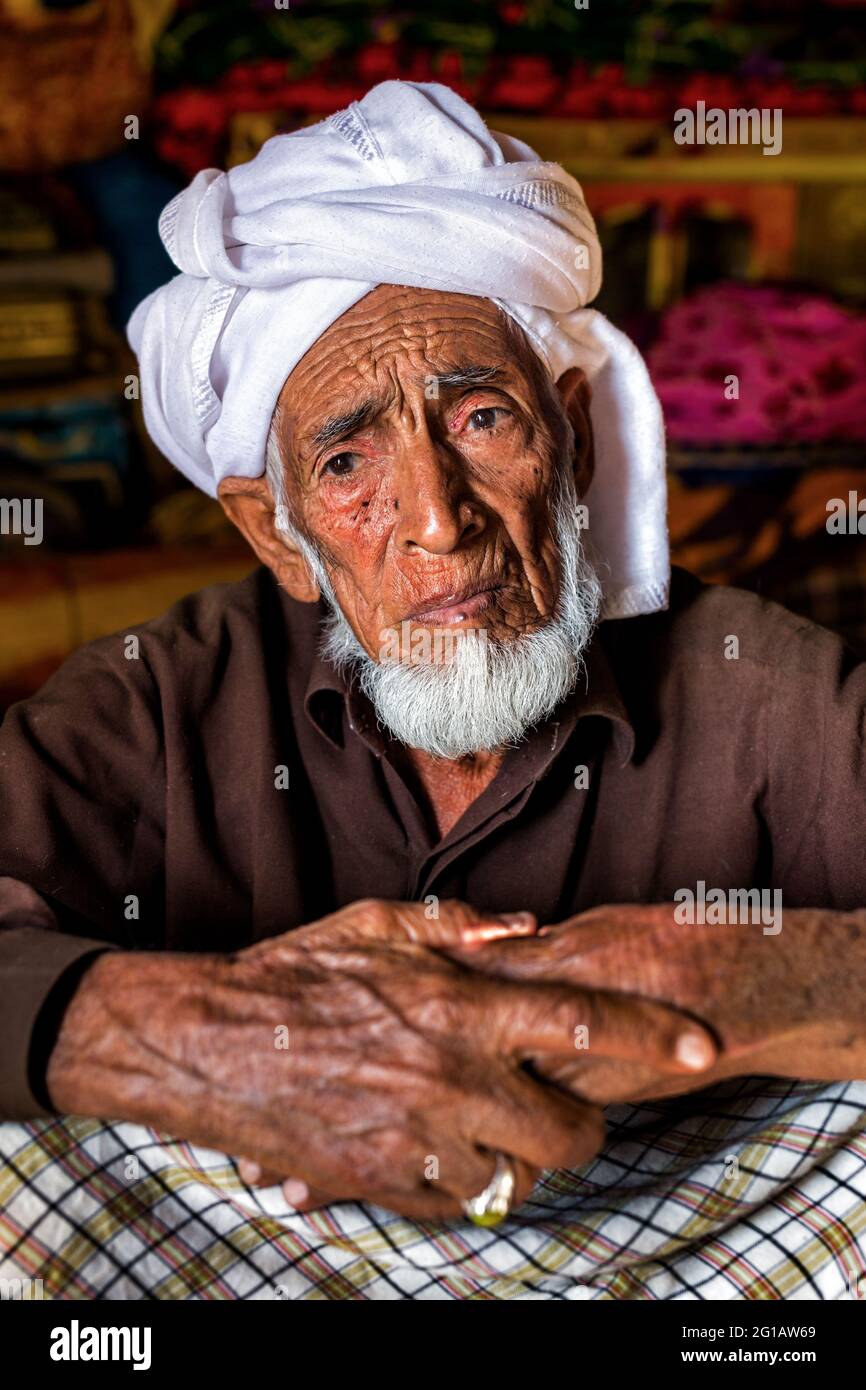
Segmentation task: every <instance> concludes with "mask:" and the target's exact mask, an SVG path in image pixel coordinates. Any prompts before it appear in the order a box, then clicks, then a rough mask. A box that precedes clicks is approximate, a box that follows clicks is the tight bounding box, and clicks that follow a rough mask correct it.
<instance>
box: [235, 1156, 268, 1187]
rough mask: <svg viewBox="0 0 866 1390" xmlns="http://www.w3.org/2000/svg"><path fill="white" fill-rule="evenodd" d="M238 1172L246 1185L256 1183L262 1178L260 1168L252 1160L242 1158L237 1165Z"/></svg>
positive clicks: (259, 1165)
mask: <svg viewBox="0 0 866 1390" xmlns="http://www.w3.org/2000/svg"><path fill="white" fill-rule="evenodd" d="M238 1172H239V1173H240V1175H241V1178H242V1180H243V1181H244V1182H246V1183H250V1184H252V1183H256V1182H258V1180H259V1178H260V1177H261V1176H262V1166H261V1164H260V1163H256V1162H255V1160H254V1159H252V1158H242V1159H241V1160H240V1162H239V1163H238Z"/></svg>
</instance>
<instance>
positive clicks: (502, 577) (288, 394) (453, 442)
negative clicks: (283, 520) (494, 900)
mask: <svg viewBox="0 0 866 1390" xmlns="http://www.w3.org/2000/svg"><path fill="white" fill-rule="evenodd" d="M467 368H495V369H496V373H497V375H496V379H495V380H494V381H490V382H485V383H483V384H477V385H472V384H469V385H467V384H463V385H449V384H447V382H445V383H443V384H441V385H439V388H438V395H431V394H430V392H431V389H432V388H431V387H430V382H431V380H432V379H433V378H437V377H440V376H443V375H445V376H447V374H449V373H453V372H455V370H457V369H464V370H465V369H467ZM367 403H369V404H370V407H371V411H374V412H375V413H374V414H373V416H372V418H370V419H369V420H368V421H366V422H361V423H360V425H359V426H358V427H357V428H356V429H355V430H354V432H353V433H351V435H350V436H349V437H345V438H343V437H340V438H339V439H335V440H333V441H332V442H330V443H329V444H327V445H321V444H317V443H316V435H317V433H318V432H319V431H320V430H321V429H322V427H323V425H324V424H326V423H327V422H329V421H332V420H334V419H336V418H338V417H345V416H347V415H348V414H349V413H350V412H352V411H355V410H357V409H359V407H360V406H361V405H364V404H367ZM588 405H589V388H588V386H587V383H586V380H585V377H584V375H583V373H582V372H581V371H579V370H578V369H577V368H574V369H572V370H570V371H568V372H566V373H565V374H564V376H563V377H562V378H561V379H560V380H559V382H557V384H556V387H554V386H553V385H552V384H551V383H550V381H549V380H548V378H547V376H546V374H545V373H544V371H543V369H542V368H541V366H540V364H539V362H538V359H537V357H536V355H535V353H534V352H533V351H532V350H531V348H530V347H529V345H528V344H527V342H526V340H525V339H524V338H523V337H522V336H521V335H520V334H518V333H517V332H515V330H514V327H513V325H512V324H511V323H510V322H509V320H507V319H506V317H505V316H504V315H503V314H502V313H500V311H499V310H498V309H497V308H496V306H495V305H494V304H493V303H492V302H491V301H490V300H487V299H478V298H475V297H473V296H469V295H453V294H443V293H440V292H438V291H432V290H417V289H406V288H405V287H402V286H397V285H380V286H378V287H377V288H376V289H375V290H374V291H373V292H372V293H371V294H369V295H367V296H366V297H365V298H364V299H362V300H361V301H360V302H359V303H358V304H356V305H354V306H353V307H352V308H351V309H349V310H348V311H347V313H345V314H343V316H342V317H341V318H340V319H338V320H337V321H336V323H334V324H332V325H331V327H330V328H328V329H327V330H326V332H325V333H323V334H322V336H321V338H319V339H318V341H317V342H316V343H315V344H314V345H313V346H312V347H311V348H310V350H309V351H308V352H307V353H306V355H305V356H304V357H303V358H302V359H301V361H300V362H299V363H298V365H297V366H296V367H295V369H294V370H293V371H292V373H291V375H290V376H289V378H288V380H287V381H286V384H285V386H284V387H283V391H282V393H281V396H280V401H279V405H278V411H277V420H278V422H279V426H280V431H279V433H280V440H281V445H282V452H283V457H284V458H285V459H287V460H288V463H287V467H286V487H287V494H288V497H289V501H290V507H291V512H292V516H293V518H294V520H295V522H296V524H297V525H298V526H299V527H300V529H301V530H302V531H303V532H304V533H305V534H306V535H307V536H308V537H309V538H310V539H311V540H313V541H314V542H315V543H316V545H317V546H318V547H319V550H320V552H321V553H322V554H323V556H324V558H325V560H326V563H327V566H328V571H329V574H330V577H331V582H332V584H333V586H334V591H335V593H336V596H337V599H338V600H339V603H340V607H341V608H342V610H343V612H344V613H345V615H346V617H347V618H348V620H349V622H350V623H351V625H352V628H353V630H354V632H355V636H356V637H357V638H358V640H359V641H360V642H361V644H362V645H363V646H364V648H365V649H366V651H367V652H368V653H369V654H370V655H371V656H373V657H374V658H376V657H377V656H378V653H379V651H380V649H381V646H382V638H381V636H380V634H381V633H382V632H383V631H385V630H387V629H391V628H395V627H396V628H398V629H399V628H400V624H401V623H402V622H404V621H408V622H409V623H410V624H411V625H412V627H411V628H410V631H411V630H412V628H414V626H416V625H419V624H420V621H421V620H420V618H419V619H417V620H416V618H415V616H414V615H416V614H418V613H419V610H424V611H425V612H427V613H429V612H431V611H433V612H435V613H436V614H437V615H438V616H436V617H435V618H432V619H428V622H427V624H426V625H430V623H432V625H433V626H439V627H441V626H444V625H446V624H448V623H449V622H456V621H457V615H455V614H452V615H450V616H449V615H448V614H445V615H443V614H442V613H441V610H437V609H433V610H431V603H435V602H436V599H435V597H434V596H435V595H441V594H442V593H443V592H448V593H454V594H457V593H460V592H461V591H463V590H465V589H474V588H476V587H478V586H480V585H491V586H493V587H492V590H491V592H490V596H489V601H488V602H487V606H486V607H485V609H484V611H483V612H478V613H467V614H466V615H465V617H461V618H460V626H461V627H464V628H467V627H468V628H473V627H478V626H480V625H484V626H485V627H486V628H487V630H488V632H489V634H490V636H491V637H496V638H499V639H501V640H508V639H509V638H514V637H518V636H523V635H526V634H528V633H530V632H534V631H536V630H537V629H538V628H539V627H542V626H543V625H544V624H545V622H547V621H548V619H549V618H550V617H551V615H552V613H553V611H554V608H555V604H556V598H557V594H558V586H559V579H558V567H557V566H558V551H557V547H556V543H555V539H554V535H553V533H552V529H551V524H550V523H551V518H550V508H549V499H550V492H551V484H552V479H553V476H554V469H555V468H556V467H557V465H558V461H559V460H560V458H562V457H563V456H564V455H565V456H567V455H568V454H569V453H570V454H571V456H572V461H573V468H574V476H575V484H576V487H577V491H578V494H581V493H583V492H584V491H585V490H586V487H587V485H588V483H589V480H590V477H591V474H592V438H591V428H590V424H589V414H588ZM220 500H221V502H222V504H223V506H224V507H225V509H226V511H227V513H228V515H229V516H230V517H231V519H232V521H234V523H235V524H236V525H237V526H238V528H239V529H240V530H241V531H242V532H243V534H244V535H245V536H246V537H247V540H248V541H249V542H250V544H251V546H252V547H253V549H254V550H255V551H256V553H257V554H258V556H259V558H260V559H261V560H262V562H263V563H264V564H266V565H268V566H269V567H270V568H271V569H272V570H273V572H274V574H275V575H276V577H277V579H278V580H279V581H280V583H281V584H282V585H283V587H284V588H285V589H286V590H287V592H288V593H290V594H292V595H293V597H295V598H297V599H300V600H301V601H310V600H315V599H317V598H318V597H319V594H318V589H317V588H316V586H315V584H314V583H312V582H311V577H310V575H309V573H308V571H307V567H306V564H305V562H304V560H303V558H302V557H301V556H300V555H299V553H298V551H297V550H296V549H295V548H294V547H293V546H292V545H291V544H290V543H289V542H288V541H287V539H286V538H285V537H284V536H281V535H278V534H277V533H275V531H274V528H273V506H272V500H271V496H270V491H269V488H268V484H267V482H266V480H265V479H264V478H256V479H246V478H229V479H226V480H225V481H224V482H223V483H222V484H221V486H220ZM394 752H395V760H397V761H399V764H400V767H401V771H402V772H403V774H404V776H405V777H406V779H407V781H408V782H409V783H410V785H411V786H412V787H413V790H414V791H415V792H416V794H417V795H418V796H419V800H420V802H421V804H422V806H423V807H424V809H425V811H426V812H427V815H428V817H429V819H430V820H431V822H432V823H433V824H434V825H435V827H436V829H437V830H438V832H439V834H440V835H444V834H446V833H447V832H448V830H449V829H450V828H451V826H452V825H454V824H455V823H456V821H458V820H459V819H460V817H461V815H462V814H463V812H464V811H465V810H466V808H467V806H469V804H470V803H471V802H472V801H473V800H475V798H476V797H478V796H480V795H481V793H482V792H483V791H484V789H485V787H486V786H487V785H488V784H489V783H490V782H491V781H492V779H493V778H494V777H495V776H496V773H497V772H498V770H499V767H500V765H501V762H502V753H501V752H500V751H492V752H483V753H479V754H476V755H475V756H474V757H473V758H464V759H460V760H457V761H455V762H449V761H447V760H440V759H436V758H431V757H429V756H427V755H426V754H425V753H423V752H420V751H418V750H416V749H395V750H394Z"/></svg>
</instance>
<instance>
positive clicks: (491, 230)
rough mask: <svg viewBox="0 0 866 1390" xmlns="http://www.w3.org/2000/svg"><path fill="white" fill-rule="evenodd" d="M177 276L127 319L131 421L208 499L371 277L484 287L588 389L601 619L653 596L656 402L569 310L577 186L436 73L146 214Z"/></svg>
mask: <svg viewBox="0 0 866 1390" xmlns="http://www.w3.org/2000/svg"><path fill="white" fill-rule="evenodd" d="M159 226H160V234H161V236H162V239H163V242H164V243H165V247H166V250H167V251H168V253H169V255H170V256H171V258H172V260H173V261H174V263H175V265H176V266H177V267H178V269H179V270H180V271H181V274H180V275H177V276H175V277H174V279H172V280H170V281H169V282H168V284H167V285H163V286H162V287H161V288H160V289H158V290H155V291H154V293H153V294H151V295H149V296H148V298H147V299H145V300H143V301H142V303H141V304H139V306H138V308H137V309H136V310H135V312H134V313H133V315H132V318H131V319H130V321H129V325H128V329H127V331H128V335H129V341H130V343H131V344H132V347H133V348H134V350H135V351H136V353H137V354H138V358H139V362H140V366H141V392H142V405H143V409H144V417H145V422H146V424H147V428H148V431H149V432H150V434H151V436H152V437H153V439H154V441H155V442H156V444H157V445H158V447H159V448H160V449H161V450H162V452H163V453H164V454H166V455H167V457H168V458H169V459H171V461H172V463H173V464H175V466H176V467H177V468H179V469H180V470H181V472H182V473H184V474H186V476H187V477H188V478H190V479H191V480H192V482H194V483H195V484H197V486H198V487H200V488H202V489H203V490H204V491H205V492H208V493H210V494H211V495H214V494H215V493H216V490H217V485H218V484H219V482H220V481H221V480H222V479H223V478H225V477H229V476H231V475H237V476H240V477H248V478H251V477H258V476H259V475H260V474H261V473H262V472H263V471H264V466H265V465H264V460H265V445H266V441H267V436H268V431H269V428H270V423H271V417H272V415H273V411H274V407H275V405H276V402H277V398H278V396H279V394H280V391H281V389H282V387H283V383H284V382H285V380H286V377H287V376H288V375H289V373H290V372H291V370H292V368H293V367H294V366H295V364H296V363H297V362H299V361H300V359H301V357H303V355H304V353H305V352H306V351H307V350H308V348H310V347H311V346H312V344H313V343H314V342H315V341H316V339H317V338H319V337H320V336H321V334H322V333H323V332H324V331H325V329H326V328H327V327H328V326H329V324H331V323H333V322H334V320H335V319H337V318H339V317H340V315H341V314H343V313H345V311H346V310H347V309H349V308H350V307H351V306H352V305H353V304H354V303H356V302H357V300H359V299H361V298H362V297H363V296H364V295H365V294H368V293H369V292H370V290H372V289H374V288H375V286H376V285H378V284H382V283H388V284H395V285H417V286H419V287H422V288H426V289H438V290H448V291H451V292H454V293H458V294H471V295H478V296H485V297H487V298H489V299H492V300H493V301H495V302H496V303H497V304H499V305H500V306H501V307H502V308H503V309H504V310H505V311H506V312H507V313H509V314H510V315H511V316H512V318H514V319H515V320H516V321H517V322H518V323H519V324H521V326H522V327H523V328H524V330H525V331H526V333H527V335H528V336H529V339H530V341H531V342H532V344H533V346H534V348H535V350H536V352H538V354H539V356H540V357H541V359H542V360H543V361H544V363H545V364H546V366H547V368H548V370H549V372H550V373H551V375H552V377H553V379H554V380H557V379H558V378H559V377H560V376H561V375H562V373H563V372H564V371H566V369H567V368H568V367H571V366H579V367H582V368H583V369H584V371H585V372H586V373H587V376H588V377H589V380H590V384H591V386H592V392H593V399H592V423H593V432H594V437H595V477H594V480H593V482H592V485H591V487H590V489H589V490H588V492H587V494H586V496H585V498H584V499H583V501H584V502H585V503H586V505H587V508H588V517H589V521H588V527H589V530H588V534H589V536H590V538H591V541H592V552H593V556H594V559H595V561H596V563H597V564H599V573H600V578H601V581H602V586H603V590H604V608H603V616H605V617H608V618H613V617H628V616H631V615H633V614H637V613H647V612H653V611H654V610H656V609H659V608H663V607H665V606H666V603H667V593H668V583H669V574H670V565H669V558H668V547H667V530H666V519H665V506H666V488H665V459H664V430H663V425H662V417H661V409H660V406H659V403H658V400H657V398H656V395H655V392H654V391H653V388H652V385H651V383H650V380H649V376H648V374H647V370H646V367H645V365H644V362H643V359H642V358H641V356H640V354H639V353H638V351H637V349H636V348H635V346H634V344H633V343H632V342H631V341H630V340H629V339H628V338H626V337H625V335H624V334H622V333H621V332H620V331H619V330H618V329H616V328H614V326H613V324H612V323H610V322H609V321H608V320H607V319H606V318H604V317H603V315H601V314H599V313H598V312H597V311H596V310H594V309H585V308H584V307H583V306H584V305H585V304H586V303H587V302H588V301H589V300H591V299H592V298H593V297H594V296H595V295H596V294H597V293H598V290H599V288H600V285H601V248H600V246H599V242H598V238H597V235H596V230H595V224H594V222H593V220H592V217H591V215H590V213H589V210H588V208H587V206H586V202H585V201H584V197H583V193H582V191H581V188H580V185H579V184H578V183H577V182H576V181H575V180H574V179H573V178H572V177H571V176H570V175H569V174H567V173H566V172H565V171H564V170H563V169H561V168H560V167H559V165H557V164H547V163H543V162H542V161H540V160H539V158H538V156H537V155H536V154H535V152H534V151H533V150H531V149H530V148H529V146H528V145H524V144H523V143H522V142H521V141H519V140H514V139H512V138H511V137H510V136H507V135H502V134H498V133H496V132H495V131H490V130H488V129H487V127H486V126H485V124H484V122H483V121H482V119H481V117H480V116H479V115H478V113H477V112H476V111H474V110H473V109H472V107H471V106H469V105H467V103H466V102H465V101H463V100H462V98H461V97H459V96H457V95H456V93H455V92H452V91H451V90H450V89H449V88H448V87H443V86H440V85H439V84H438V83H422V82H383V83H381V84H380V85H379V86H378V87H374V88H373V90H372V91H370V92H368V93H367V95H366V96H365V97H364V99H363V100H362V101H360V102H356V103H353V104H352V105H351V106H350V107H348V108H347V109H346V110H345V111H341V112H339V113H338V114H337V115H335V116H330V117H329V118H328V119H327V120H324V121H321V122H320V123H319V124H318V125H314V126H310V127H308V128H306V129H303V130H297V131H295V132H293V133H292V134H291V135H277V136H274V138H273V139H271V140H268V141H267V143H266V144H265V145H264V146H263V147H262V149H261V150H260V151H259V153H258V154H257V155H256V157H255V158H254V159H252V160H250V161H249V163H247V164H241V165H239V166H238V167H237V168H235V169H231V170H229V171H228V172H227V173H222V172H220V170H218V169H204V170H203V171H202V172H201V173H200V174H197V175H196V177H195V178H194V179H193V181H192V183H191V184H190V185H189V187H188V188H187V189H185V190H184V191H183V192H182V193H180V194H178V196H177V197H176V198H174V199H173V200H172V201H171V202H170V203H169V204H168V206H167V207H166V208H165V210H164V212H163V214H162V217H161V218H160V224H159Z"/></svg>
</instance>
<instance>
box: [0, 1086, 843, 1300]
mask: <svg viewBox="0 0 866 1390" xmlns="http://www.w3.org/2000/svg"><path fill="white" fill-rule="evenodd" d="M608 1120H609V1126H610V1129H609V1135H608V1141H607V1143H606V1145H605V1148H604V1150H603V1151H602V1153H601V1154H600V1155H599V1157H598V1158H597V1159H596V1160H595V1161H594V1162H593V1163H591V1164H589V1165H588V1166H587V1167H585V1168H583V1169H581V1170H580V1171H579V1172H563V1171H557V1172H550V1173H547V1174H546V1175H545V1176H544V1177H543V1179H542V1180H541V1181H540V1183H539V1185H538V1187H537V1188H536V1190H535V1192H534V1193H533V1195H532V1198H531V1199H530V1201H529V1202H527V1203H526V1204H525V1205H524V1206H523V1207H521V1209H520V1211H519V1212H518V1213H517V1214H516V1215H515V1216H514V1217H513V1218H512V1219H511V1220H509V1221H508V1222H507V1223H505V1224H504V1225H502V1226H500V1227H499V1228H498V1229H495V1230H480V1229H478V1228H476V1227H474V1226H470V1225H467V1224H464V1223H454V1224H453V1225H439V1224H419V1223H417V1222H414V1221H408V1220H406V1219H404V1218H402V1217H399V1216H394V1215H392V1214H391V1213H389V1212H386V1211H384V1210H382V1209H381V1208H378V1207H374V1206H369V1205H366V1204H363V1203H353V1202H344V1203H340V1204H337V1205H334V1206H332V1207H329V1208H326V1209H324V1210H321V1211H318V1212H313V1213H310V1214H308V1215H300V1214H298V1213H295V1212H292V1211H291V1210H290V1209H289V1208H287V1207H286V1205H285V1203H284V1202H283V1199H282V1196H281V1193H280V1190H279V1189H278V1188H269V1189H264V1190H259V1191H256V1190H253V1189H250V1188H248V1187H246V1186H245V1185H244V1184H243V1183H242V1182H241V1180H240V1178H239V1176H238V1172H237V1166H236V1164H235V1163H234V1162H233V1161H232V1160H230V1159H228V1158H226V1157H225V1156H224V1155H220V1154H216V1153H213V1152H211V1151H209V1150H206V1149H200V1148H197V1147H195V1146H194V1145H191V1144H187V1143H183V1142H179V1141H176V1140H171V1139H165V1138H163V1137H161V1136H159V1135H157V1134H156V1133H154V1132H153V1131H152V1130H148V1129H145V1128H143V1127H141V1126H138V1125H132V1124H125V1123H122V1124H121V1123H118V1124H105V1123H102V1122H99V1121H93V1120H79V1119H75V1120H70V1119H66V1120H54V1121H43V1122H40V1123H35V1124H27V1125H22V1124H5V1125H0V1159H2V1165H3V1166H2V1168H0V1277H3V1278H15V1277H17V1278H27V1277H29V1278H31V1279H41V1280H42V1281H43V1288H44V1296H45V1297H51V1298H63V1299H93V1298H102V1299H188V1298H192V1299H235V1298H249V1299H274V1298H287V1299H343V1298H345V1299H464V1298H484V1299H508V1298H523V1299H564V1300H573V1299H592V1298H617V1299H734V1298H753V1299H768V1298H793V1299H838V1298H846V1297H851V1296H856V1294H857V1292H858V1290H859V1291H860V1292H862V1291H863V1289H864V1288H866V1280H864V1282H863V1283H859V1282H858V1280H859V1276H860V1275H861V1274H863V1273H864V1272H866V1082H863V1081H854V1082H843V1083H834V1084H832V1085H826V1084H823V1083H806V1082H788V1081H778V1080H772V1079H768V1078H748V1079H745V1080H739V1081H733V1082H727V1083H725V1084H724V1085H722V1086H718V1087H715V1088H714V1089H713V1090H712V1091H707V1092H704V1093H703V1094H701V1095H697V1096H690V1097H683V1098H680V1099H678V1100H676V1101H668V1102H664V1103H662V1102H659V1103H652V1104H644V1105H640V1106H617V1107H615V1108H613V1109H611V1110H610V1111H609V1112H608Z"/></svg>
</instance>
